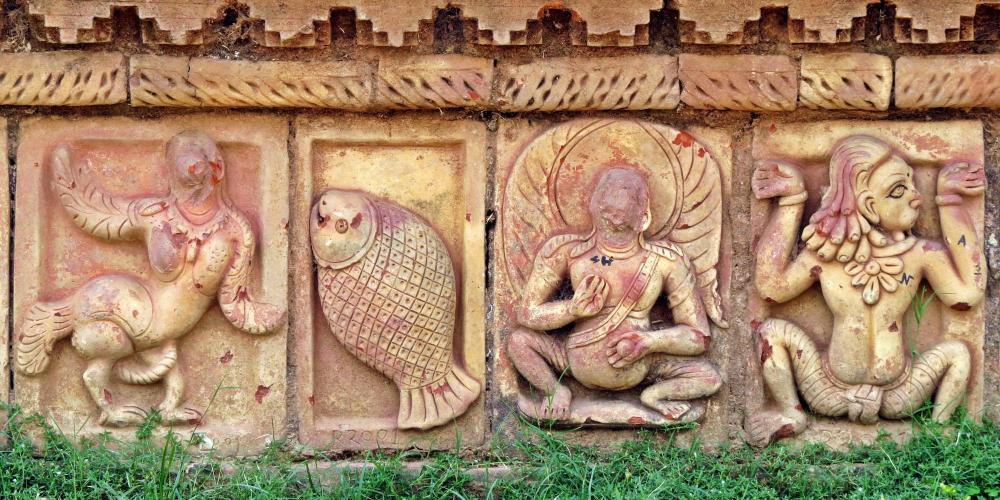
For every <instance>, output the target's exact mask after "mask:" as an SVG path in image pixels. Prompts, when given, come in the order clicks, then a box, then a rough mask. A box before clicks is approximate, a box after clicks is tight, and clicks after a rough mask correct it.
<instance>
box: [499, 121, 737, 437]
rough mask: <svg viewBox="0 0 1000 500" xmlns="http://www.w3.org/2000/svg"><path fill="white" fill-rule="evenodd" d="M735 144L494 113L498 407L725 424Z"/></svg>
mask: <svg viewBox="0 0 1000 500" xmlns="http://www.w3.org/2000/svg"><path fill="white" fill-rule="evenodd" d="M728 141H729V140H728V138H727V137H726V136H725V134H724V133H717V132H716V131H712V130H708V129H705V128H699V127H695V128H686V127H685V128H684V129H683V130H678V129H675V128H673V127H669V126H666V125H662V124H653V123H648V122H640V121H632V120H615V119H597V118H585V119H579V120H573V121H568V122H561V123H555V124H546V123H538V122H529V121H527V120H523V119H520V120H509V121H504V122H502V123H501V127H500V131H499V136H498V145H497V148H498V165H499V167H498V168H497V172H496V183H497V190H498V192H497V197H496V200H497V201H496V211H497V214H498V226H497V232H496V237H495V239H494V251H493V255H495V256H496V261H495V263H494V266H495V269H496V273H495V276H496V281H495V282H494V283H495V284H494V301H495V304H496V308H495V309H494V325H495V326H494V332H495V333H494V343H495V347H494V350H493V352H495V353H496V358H495V359H496V365H495V366H494V370H493V375H494V380H493V382H494V384H495V386H494V387H495V389H497V390H498V391H499V394H500V397H501V399H502V401H501V402H499V403H498V405H499V406H500V407H502V406H506V405H510V406H514V405H516V407H517V408H518V409H519V410H520V411H521V413H523V414H524V415H526V416H527V417H528V418H532V419H537V420H555V421H556V423H557V424H560V425H566V426H574V427H575V426H579V425H588V426H598V427H602V426H612V427H641V426H651V427H660V426H662V425H664V424H675V423H681V422H693V421H704V420H706V419H707V420H708V421H710V422H712V423H713V424H715V423H717V422H718V421H719V420H718V418H719V416H718V414H717V413H716V412H715V410H713V409H712V406H713V403H712V402H713V398H712V395H714V394H715V393H716V392H717V391H719V389H720V387H721V385H722V383H723V380H722V375H721V373H720V371H719V368H718V367H717V365H716V364H715V363H714V362H713V359H712V356H711V352H712V346H713V343H712V342H711V339H712V337H713V336H715V335H714V334H715V333H720V334H721V333H722V332H721V331H720V330H719V329H720V328H727V322H726V320H725V318H724V312H723V310H724V302H725V300H724V299H723V297H725V296H726V290H727V289H728V284H729V269H730V268H729V266H730V262H731V261H730V256H729V254H728V250H727V249H728V247H727V246H726V245H724V244H723V241H724V240H726V239H727V237H726V236H724V227H725V226H726V220H727V218H726V217H725V215H724V214H725V213H726V210H725V207H724V204H725V198H726V193H727V192H728V189H729V168H730V157H731V152H730V150H729V142H728ZM546 186H547V187H546ZM615 248H617V250H615ZM567 282H568V283H569V284H570V287H571V290H572V291H566V292H565V293H563V292H561V291H560V292H559V293H558V294H556V293H554V290H555V289H558V288H559V287H561V286H562V285H565V283H567ZM664 297H669V300H667V299H663V298H664ZM668 310H669V311H670V313H667V311H668ZM657 353H660V354H668V355H669V356H667V357H666V358H663V357H659V356H658V354H657ZM682 372H683V373H684V374H685V376H686V377H687V378H685V379H684V382H681V379H680V378H678V376H679V375H680V374H681V373H682ZM706 412H707V413H706Z"/></svg>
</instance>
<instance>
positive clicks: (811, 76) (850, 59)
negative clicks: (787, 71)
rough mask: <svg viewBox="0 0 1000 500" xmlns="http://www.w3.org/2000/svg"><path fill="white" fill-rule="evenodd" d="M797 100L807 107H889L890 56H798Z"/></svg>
mask: <svg viewBox="0 0 1000 500" xmlns="http://www.w3.org/2000/svg"><path fill="white" fill-rule="evenodd" d="M800 65H801V67H802V70H801V71H802V72H801V78H800V79H799V103H801V105H802V106H803V107H806V108H810V109H861V110H866V111H884V110H886V109H889V97H890V95H891V94H892V59H889V58H888V57H886V56H881V55H878V54H826V55H817V54H807V55H804V56H802V61H801V63H800Z"/></svg>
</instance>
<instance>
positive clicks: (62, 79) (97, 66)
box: [0, 51, 126, 106]
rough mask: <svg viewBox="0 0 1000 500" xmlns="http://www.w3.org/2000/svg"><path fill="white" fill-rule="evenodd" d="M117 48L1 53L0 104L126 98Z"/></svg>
mask: <svg viewBox="0 0 1000 500" xmlns="http://www.w3.org/2000/svg"><path fill="white" fill-rule="evenodd" d="M125 72H126V70H125V56H124V55H122V54H120V53H117V52H76V51H60V52H35V53H30V54H29V53H17V54H0V105H2V104H8V105H19V106H98V105H105V104H117V103H120V102H125V85H126V83H125Z"/></svg>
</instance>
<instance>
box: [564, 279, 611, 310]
mask: <svg viewBox="0 0 1000 500" xmlns="http://www.w3.org/2000/svg"><path fill="white" fill-rule="evenodd" d="M607 299H608V282H606V281H604V280H603V279H602V278H601V277H600V276H594V275H591V276H587V277H586V278H583V281H582V282H581V283H580V286H578V287H577V289H576V291H575V292H574V293H573V300H572V302H571V303H570V313H571V314H572V315H573V316H575V317H577V318H589V317H591V316H593V315H595V314H597V313H598V312H600V310H601V309H602V308H603V307H604V302H605V301H606V300H607Z"/></svg>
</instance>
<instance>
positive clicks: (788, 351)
mask: <svg viewBox="0 0 1000 500" xmlns="http://www.w3.org/2000/svg"><path fill="white" fill-rule="evenodd" d="M757 335H758V338H757V351H758V354H759V355H760V361H761V363H760V364H761V373H762V375H763V377H764V384H765V386H766V387H767V389H768V392H769V393H770V394H771V397H772V398H773V399H774V401H775V403H776V404H777V406H778V409H777V411H763V412H760V413H757V414H755V415H751V416H750V417H749V418H748V419H747V422H746V430H747V435H748V439H749V441H750V444H752V445H754V446H766V445H767V444H768V443H770V442H771V441H773V440H775V439H780V438H783V437H788V436H793V435H795V434H798V433H800V432H802V431H803V430H804V429H805V427H806V423H807V420H806V415H805V411H804V410H803V409H802V405H801V403H800V402H799V398H798V394H797V392H801V393H802V396H803V398H804V399H805V400H806V402H808V403H809V406H810V408H811V409H812V410H813V411H814V412H816V413H818V414H820V415H826V416H831V417H837V416H841V415H844V414H845V413H847V406H846V402H845V400H844V398H843V395H842V391H841V390H840V388H838V387H836V386H835V385H834V384H833V383H832V381H830V380H829V378H827V376H826V374H825V373H823V367H822V361H821V359H820V355H819V350H817V349H816V344H815V343H813V341H812V339H811V338H809V335H808V334H806V332H804V331H803V330H802V329H801V328H799V327H798V326H796V325H794V324H793V323H790V322H788V321H784V320H780V319H768V320H766V321H764V322H763V323H762V324H761V325H760V327H759V328H758V329H757ZM796 388H798V391H797V390H796Z"/></svg>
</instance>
